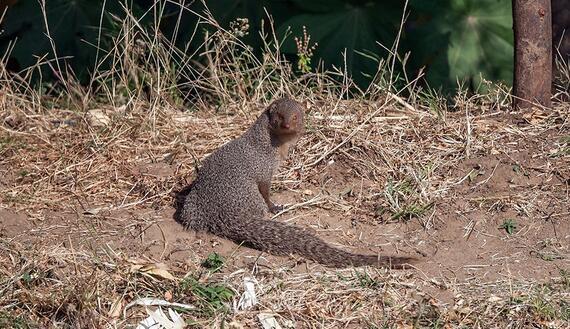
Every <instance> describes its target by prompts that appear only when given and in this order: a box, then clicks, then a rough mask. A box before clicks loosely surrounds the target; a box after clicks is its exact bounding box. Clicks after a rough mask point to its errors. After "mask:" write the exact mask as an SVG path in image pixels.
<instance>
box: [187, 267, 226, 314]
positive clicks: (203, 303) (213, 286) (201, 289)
mask: <svg viewBox="0 0 570 329" xmlns="http://www.w3.org/2000/svg"><path fill="white" fill-rule="evenodd" d="M180 290H181V292H182V293H186V292H191V293H192V295H193V296H194V297H195V298H196V303H197V305H199V306H200V308H201V310H202V311H203V312H205V313H207V314H214V313H217V312H219V311H225V310H226V306H225V303H227V302H229V301H231V299H232V297H233V296H234V295H235V293H234V291H233V290H232V289H231V288H229V287H227V286H226V285H223V284H218V283H202V282H200V281H198V280H197V279H195V278H194V277H191V276H189V277H187V278H184V279H183V280H182V282H181V283H180Z"/></svg>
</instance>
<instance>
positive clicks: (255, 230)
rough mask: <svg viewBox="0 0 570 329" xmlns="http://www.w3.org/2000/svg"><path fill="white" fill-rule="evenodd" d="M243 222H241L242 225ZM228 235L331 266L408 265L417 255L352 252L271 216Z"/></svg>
mask: <svg viewBox="0 0 570 329" xmlns="http://www.w3.org/2000/svg"><path fill="white" fill-rule="evenodd" d="M243 224H245V223H242V225H243ZM226 233H229V234H227V237H228V238H229V239H232V240H234V241H235V242H237V243H244V245H249V246H251V247H253V248H255V249H259V250H262V251H266V252H268V253H271V254H274V255H288V254H297V255H299V256H303V257H305V258H308V259H310V260H313V261H315V262H318V263H321V264H323V265H327V266H332V267H348V266H365V265H370V266H378V267H389V268H392V269H404V268H411V266H410V265H411V264H413V263H415V261H416V259H415V258H412V257H390V256H376V255H362V254H353V253H350V252H347V251H344V250H341V249H338V248H335V247H332V246H330V245H329V244H327V243H326V242H325V241H323V240H321V239H320V238H319V237H317V236H316V235H314V234H312V233H310V232H309V231H307V230H305V229H303V228H300V227H296V226H292V225H287V224H284V223H281V222H277V221H274V220H250V221H247V224H246V225H243V226H241V227H240V228H239V231H238V232H226Z"/></svg>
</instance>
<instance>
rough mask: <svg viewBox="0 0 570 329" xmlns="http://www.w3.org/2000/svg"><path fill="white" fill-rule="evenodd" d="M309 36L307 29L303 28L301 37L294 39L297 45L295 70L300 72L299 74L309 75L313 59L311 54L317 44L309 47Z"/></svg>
mask: <svg viewBox="0 0 570 329" xmlns="http://www.w3.org/2000/svg"><path fill="white" fill-rule="evenodd" d="M310 41H311V36H310V35H308V34H307V29H306V28H305V26H303V37H302V39H301V38H298V37H295V44H296V45H297V57H298V60H297V69H298V70H299V71H301V73H309V72H311V58H312V57H313V52H314V51H315V49H316V48H317V46H318V43H315V44H314V45H312V46H309V45H310Z"/></svg>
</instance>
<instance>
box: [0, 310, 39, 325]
mask: <svg viewBox="0 0 570 329" xmlns="http://www.w3.org/2000/svg"><path fill="white" fill-rule="evenodd" d="M0 328H13V329H30V328H39V327H38V326H37V325H35V324H33V323H32V322H30V321H29V320H27V319H26V318H25V317H23V316H19V315H14V314H10V313H9V312H6V311H0Z"/></svg>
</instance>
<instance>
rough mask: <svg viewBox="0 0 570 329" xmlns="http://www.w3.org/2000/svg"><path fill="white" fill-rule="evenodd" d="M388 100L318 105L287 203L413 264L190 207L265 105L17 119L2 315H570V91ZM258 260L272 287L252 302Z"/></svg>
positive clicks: (365, 320) (284, 183)
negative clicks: (476, 100)
mask: <svg viewBox="0 0 570 329" xmlns="http://www.w3.org/2000/svg"><path fill="white" fill-rule="evenodd" d="M380 106H381V105H380V104H377V103H366V102H341V103H339V104H337V105H336V106H335V107H334V111H328V112H323V111H321V112H319V111H318V110H317V107H316V106H313V107H312V109H311V111H309V113H308V115H307V116H308V123H307V125H308V129H307V130H308V132H307V134H306V136H304V138H303V139H302V140H301V141H300V143H299V144H298V146H297V147H296V149H295V150H294V151H293V153H292V155H291V159H290V160H289V161H288V163H286V164H285V165H284V167H283V168H282V170H281V172H280V174H279V175H278V177H277V180H276V182H275V184H274V198H275V199H276V200H277V201H278V202H281V203H285V204H287V205H288V207H287V211H285V212H284V213H283V214H280V215H279V216H276V218H274V219H273V220H278V221H285V222H288V223H291V224H295V225H303V226H307V227H310V228H312V229H314V230H315V232H316V233H317V234H318V235H319V236H320V237H322V238H323V239H325V240H326V241H328V242H330V243H331V244H334V245H336V246H338V247H340V248H343V249H346V250H350V251H353V252H363V253H380V254H391V255H412V256H414V257H417V258H418V259H419V263H418V264H417V266H416V267H415V268H414V269H411V270H405V271H388V270H385V269H375V268H359V269H341V270H339V269H331V268H324V267H322V266H320V265H318V264H315V263H312V262H307V261H305V260H304V259H302V258H299V257H295V256H292V257H277V256H272V255H268V254H266V253H262V252H259V251H256V250H252V249H248V248H245V247H241V246H238V245H236V244H234V243H232V242H229V241H226V240H224V239H220V238H218V237H215V236H212V235H208V234H204V233H196V232H189V231H185V230H183V228H182V227H181V226H180V225H179V224H178V223H177V222H175V221H174V219H173V215H174V212H175V202H174V198H175V193H176V191H179V190H180V189H182V188H183V187H184V185H186V184H187V183H189V182H190V181H191V180H192V176H193V168H194V164H195V162H196V161H198V160H199V159H202V158H203V157H204V156H206V155H207V154H208V153H210V152H211V151H212V150H214V149H215V148H216V147H218V146H220V145H222V144H224V143H225V142H227V141H228V140H230V139H231V138H233V137H235V136H237V135H239V134H240V133H241V132H242V131H243V130H244V129H245V128H246V127H247V126H248V125H249V123H251V122H252V121H253V119H254V118H255V115H256V114H257V113H258V112H257V111H255V110H252V111H248V112H246V114H234V115H231V114H230V115H227V114H224V115H222V114H213V113H205V112H204V113H200V112H199V113H197V114H192V115H186V114H184V115H183V114H180V113H179V112H176V111H174V110H169V109H167V110H164V111H163V112H161V113H159V116H158V118H157V120H156V126H153V127H151V126H148V125H147V123H148V122H149V120H147V118H146V115H147V114H146V113H144V112H143V109H142V108H137V106H136V105H135V106H133V108H132V109H130V110H129V111H125V112H118V111H113V110H111V109H107V110H106V111H107V114H108V115H109V117H110V118H111V121H110V123H109V125H107V126H94V125H93V124H92V123H90V122H89V121H88V120H87V119H86V118H85V117H82V116H79V115H77V114H73V113H68V112H64V111H56V110H54V111H52V112H50V113H48V114H45V115H43V116H35V117H29V118H26V119H25V120H21V124H20V126H18V127H12V128H10V129H4V130H0V141H2V142H1V143H2V144H0V145H1V148H0V177H2V179H1V182H0V198H1V203H0V324H3V323H23V324H24V325H29V326H38V327H47V326H56V327H57V326H66V325H67V326H70V327H103V326H116V327H124V326H127V325H133V324H136V323H137V322H138V321H140V320H141V319H142V318H144V317H146V312H145V311H144V309H143V308H142V307H138V306H133V307H128V308H127V305H128V304H129V303H130V302H132V301H133V300H136V299H138V298H141V297H154V298H160V299H166V300H169V301H173V302H179V303H186V304H190V305H193V306H194V307H196V309H195V310H193V311H188V312H185V313H184V317H185V318H186V319H187V320H188V321H191V322H192V323H193V324H194V325H195V326H196V327H202V326H207V325H214V326H219V325H221V324H222V323H225V324H226V326H227V327H235V328H238V327H243V328H250V327H259V326H260V324H259V320H258V315H259V314H260V313H272V314H274V316H275V317H276V319H277V321H279V322H280V323H281V324H282V326H286V324H288V323H289V324H290V323H293V324H294V325H295V327H297V328H313V327H325V328H338V327H346V328H362V327H366V326H367V327H371V328H372V327H382V326H386V327H413V326H415V327H437V326H444V325H447V326H448V327H479V328H489V327H505V326H509V327H512V328H515V327H516V328H522V327H533V326H534V327H552V328H564V327H567V326H568V324H569V322H568V321H569V320H570V302H568V301H569V300H570V272H569V268H570V267H569V264H570V258H569V255H570V254H569V242H570V222H569V221H568V218H569V215H570V206H569V205H570V187H569V184H570V169H569V168H570V144H569V143H570V142H569V141H568V139H564V138H567V137H568V136H569V135H570V131H569V127H570V126H569V123H568V114H569V109H568V105H567V104H561V105H560V106H559V107H557V108H556V109H555V110H553V111H551V112H540V111H536V112H533V113H528V114H525V116H524V118H525V122H524V123H523V124H515V123H512V122H511V121H510V120H509V119H508V118H509V116H507V115H504V114H503V113H492V112H482V111H479V112H478V111H476V110H474V109H471V110H469V111H465V112H462V113H448V114H447V116H446V117H445V118H444V119H438V118H436V117H435V116H432V115H429V114H427V113H425V112H419V111H418V112H413V111H409V110H406V111H404V110H400V109H398V108H396V106H395V105H390V104H388V105H382V106H383V107H380ZM330 107H331V108H332V107H333V105H330ZM378 109H379V111H377V112H376V113H375V115H374V116H371V115H370V114H371V113H373V111H375V110H378ZM321 110H322V109H321ZM229 111H230V112H231V109H230V110H229ZM236 113H237V112H236ZM465 113H468V115H466V114H465ZM61 122H65V123H66V124H60V123H61ZM55 123H58V124H55ZM212 252H217V253H219V254H220V255H222V256H223V257H224V258H225V263H224V266H223V268H222V269H221V271H219V272H215V273H214V272H210V271H208V270H207V269H206V268H204V267H203V266H201V263H202V262H203V261H204V259H206V258H207V257H208V255H210V254H211V253H212ZM158 268H160V269H163V270H165V271H167V273H170V274H171V275H173V276H174V278H170V279H169V276H168V275H167V274H164V272H161V271H159V270H156V269H158ZM245 277H254V278H255V279H256V280H257V282H258V284H257V286H256V288H257V294H258V299H259V304H257V305H256V306H254V307H253V308H251V309H248V310H235V309H234V308H233V307H232V300H233V301H237V300H239V297H240V294H242V293H243V291H244V288H243V280H244V278H245ZM188 278H192V279H191V280H190V281H189V279H188ZM192 280H195V281H192ZM188 282H194V283H192V284H190V285H188ZM195 282H198V283H195ZM215 285H219V286H222V287H226V288H227V289H229V291H233V294H234V296H233V297H230V298H227V299H223V298H222V297H219V296H218V297H219V298H220V300H222V303H221V304H220V305H222V306H221V307H220V305H218V304H216V301H217V300H216V299H215V298H214V299H212V296H211V295H210V296H209V297H208V296H204V295H201V294H200V293H199V292H200V290H199V289H200V287H206V288H208V289H209V288H212V287H214V286H215ZM189 287H190V288H189ZM212 289H213V288H212ZM208 291H209V290H208ZM214 295H215V294H214ZM216 296H217V295H215V296H214V297H216ZM223 305H225V306H223ZM2 321H12V322H2ZM18 321H21V322H18ZM22 326H23V325H22Z"/></svg>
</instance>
